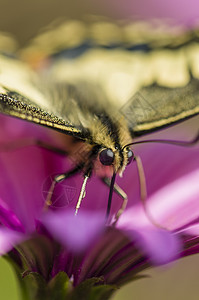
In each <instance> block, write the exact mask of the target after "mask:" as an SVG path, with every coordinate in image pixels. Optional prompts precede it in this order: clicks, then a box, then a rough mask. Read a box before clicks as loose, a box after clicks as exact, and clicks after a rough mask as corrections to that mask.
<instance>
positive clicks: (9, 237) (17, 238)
mask: <svg viewBox="0 0 199 300" xmlns="http://www.w3.org/2000/svg"><path fill="white" fill-rule="evenodd" d="M24 239H25V235H23V234H21V233H18V232H16V231H13V230H9V229H7V228H0V255H4V254H5V253H7V252H8V251H10V250H11V249H12V248H13V247H14V246H15V245H16V244H18V243H20V242H22V241H23V240H24Z"/></svg>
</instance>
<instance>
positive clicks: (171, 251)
mask: <svg viewBox="0 0 199 300" xmlns="http://www.w3.org/2000/svg"><path fill="white" fill-rule="evenodd" d="M127 234H128V236H129V237H130V238H131V239H132V240H133V241H134V240H136V244H137V247H139V248H141V250H142V252H143V253H144V255H146V256H147V257H148V258H149V259H150V261H151V262H152V263H153V264H156V265H161V264H167V263H169V262H171V261H173V260H175V259H176V258H177V257H178V256H179V253H180V250H181V243H180V240H179V239H178V237H177V235H174V234H173V233H171V232H169V231H167V230H164V229H161V228H158V227H155V226H151V228H150V227H146V228H135V230H132V231H128V232H127Z"/></svg>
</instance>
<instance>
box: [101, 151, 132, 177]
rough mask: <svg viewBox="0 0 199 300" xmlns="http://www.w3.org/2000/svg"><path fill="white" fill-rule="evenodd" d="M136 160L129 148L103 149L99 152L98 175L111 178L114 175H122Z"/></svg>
mask: <svg viewBox="0 0 199 300" xmlns="http://www.w3.org/2000/svg"><path fill="white" fill-rule="evenodd" d="M133 159H134V153H133V151H132V150H131V149H129V148H124V149H118V148H112V149H111V148H103V149H101V150H100V151H99V154H98V159H97V162H96V164H95V167H96V168H95V169H97V173H98V175H102V176H111V175H112V174H113V173H119V174H120V175H122V173H123V171H124V169H125V168H126V166H127V165H129V164H130V163H131V162H132V161H133Z"/></svg>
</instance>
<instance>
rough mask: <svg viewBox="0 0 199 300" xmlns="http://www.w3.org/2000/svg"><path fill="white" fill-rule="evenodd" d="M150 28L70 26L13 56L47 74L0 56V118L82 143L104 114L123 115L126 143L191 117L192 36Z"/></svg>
mask: <svg viewBox="0 0 199 300" xmlns="http://www.w3.org/2000/svg"><path fill="white" fill-rule="evenodd" d="M149 27H150V26H148V25H146V24H145V25H143V24H126V25H124V24H119V23H118V24H116V23H113V22H110V21H93V22H90V23H89V24H88V23H84V22H80V21H68V22H63V23H61V24H59V26H57V28H55V27H54V28H51V30H49V29H48V30H46V31H45V30H44V31H43V32H42V33H41V34H40V35H39V36H37V37H36V38H35V39H33V41H31V42H30V43H29V45H28V46H27V47H26V48H23V49H21V51H20V53H19V54H18V55H20V56H21V57H22V60H26V61H28V64H29V65H30V64H32V65H34V67H35V65H36V67H38V66H40V65H41V62H42V64H43V62H46V61H47V64H46V65H47V66H48V67H47V68H46V69H45V68H44V69H43V70H42V71H41V68H38V70H37V71H36V72H34V71H32V69H31V68H30V67H28V66H27V64H25V63H22V62H20V61H18V60H16V59H13V58H9V57H6V56H3V55H1V56H0V112H2V113H5V114H8V115H11V116H14V117H18V118H21V119H25V120H28V121H31V122H34V123H37V124H41V125H43V126H47V127H50V128H53V129H55V130H58V131H61V132H65V133H66V134H70V135H73V136H74V137H77V138H81V139H83V140H85V141H86V140H87V141H89V139H90V137H89V134H90V129H89V128H90V126H91V123H92V119H93V118H100V116H102V117H103V119H104V115H110V116H111V119H112V120H115V119H116V118H117V117H118V118H120V117H121V115H122V117H124V119H125V120H126V122H127V124H128V127H129V130H130V132H131V135H132V137H135V136H140V135H143V134H146V133H149V132H153V131H155V130H157V129H160V128H162V127H165V126H169V125H171V124H174V123H177V122H180V121H182V120H185V119H186V118H189V117H191V116H194V115H197V114H198V113H199V79H198V78H199V43H198V40H199V38H198V31H197V30H192V31H183V30H182V31H180V32H179V28H178V29H175V28H169V29H168V28H167V27H164V26H162V25H161V24H159V27H158V26H152V27H151V28H150V32H149ZM157 28H158V29H157ZM55 37H56V38H55ZM54 41H56V42H54ZM44 65H45V64H44Z"/></svg>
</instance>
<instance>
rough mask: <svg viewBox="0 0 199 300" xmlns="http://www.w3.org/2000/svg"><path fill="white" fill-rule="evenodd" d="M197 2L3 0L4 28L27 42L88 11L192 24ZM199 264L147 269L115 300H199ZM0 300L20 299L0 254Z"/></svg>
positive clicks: (190, 260)
mask: <svg viewBox="0 0 199 300" xmlns="http://www.w3.org/2000/svg"><path fill="white" fill-rule="evenodd" d="M197 6H199V4H198V2H197V1H195V0H191V1H186V0H182V1H179V0H177V1H174V2H172V1H171V0H169V1H166V2H163V1H159V0H141V1H138V0H134V1H131V0H101V1H99V0H84V1H78V0H73V1H66V0H56V1H55V0H34V1H31V0H17V1H13V0H12V1H10V0H0V14H1V17H0V31H8V32H11V33H12V34H13V35H15V37H16V38H17V40H18V41H19V44H20V45H23V44H25V43H26V42H27V40H28V39H30V38H31V37H33V36H34V35H35V34H36V33H37V32H38V30H39V29H40V28H41V27H43V26H45V25H47V24H48V23H49V22H51V21H53V20H54V19H55V18H58V17H70V18H72V17H77V18H81V17H82V16H83V15H85V14H98V15H103V16H109V17H112V18H127V17H128V18H134V17H141V18H151V17H161V18H162V17H167V18H168V17H170V18H174V19H175V20H177V21H182V22H184V23H185V24H188V25H190V24H193V23H195V20H197V19H199V9H197V8H199V7H197ZM198 267H199V255H195V256H192V257H187V258H186V259H183V260H180V261H178V262H177V263H176V264H174V265H172V266H168V267H166V268H155V269H153V270H150V271H147V272H144V274H145V275H148V276H149V277H148V278H145V279H141V280H139V281H137V282H134V283H131V284H129V285H127V286H125V287H124V288H122V289H120V290H119V291H118V292H117V293H116V294H115V295H114V296H113V300H120V299H126V300H130V299H133V300H141V299H148V300H150V299H151V300H152V299H153V300H167V299H171V300H174V299H175V300H178V299H180V300H186V299H191V300H197V299H199V296H198V294H199V285H198V277H199V268H198ZM0 299H2V300H8V299H12V300H19V299H20V297H19V290H18V285H17V281H16V277H15V274H14V273H13V270H12V268H11V267H10V265H9V264H8V263H7V261H6V260H5V259H3V258H0ZM80 300H81V299H80Z"/></svg>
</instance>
